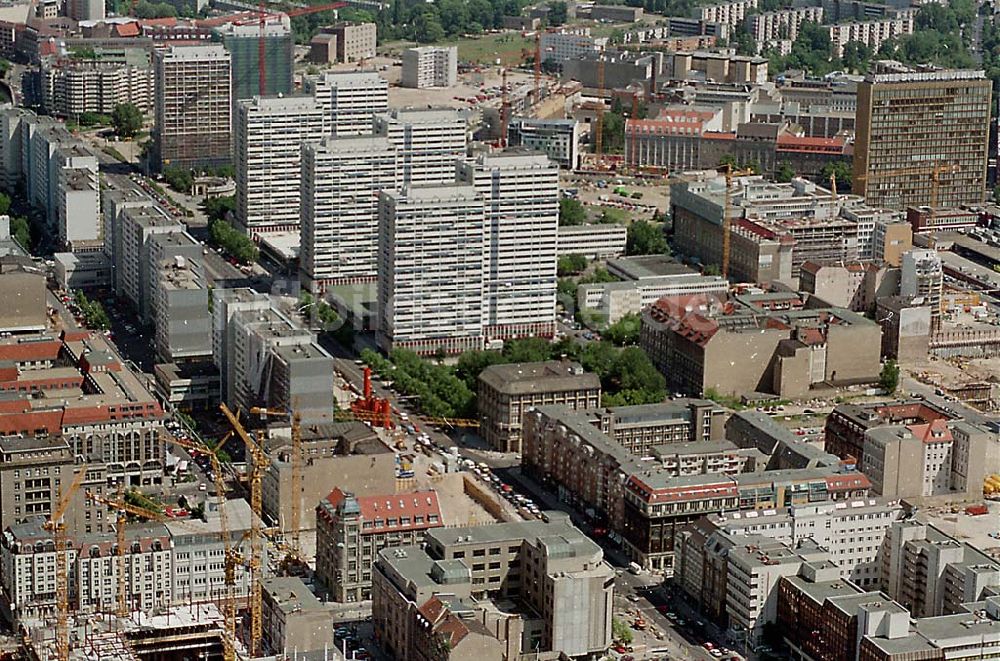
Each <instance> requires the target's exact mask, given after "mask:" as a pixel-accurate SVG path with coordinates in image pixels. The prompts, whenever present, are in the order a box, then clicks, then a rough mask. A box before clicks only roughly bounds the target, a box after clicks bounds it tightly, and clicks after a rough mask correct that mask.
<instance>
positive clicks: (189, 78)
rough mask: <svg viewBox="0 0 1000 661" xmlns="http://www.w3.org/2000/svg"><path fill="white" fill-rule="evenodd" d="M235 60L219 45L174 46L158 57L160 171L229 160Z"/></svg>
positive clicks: (156, 56)
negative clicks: (232, 79) (232, 74)
mask: <svg viewBox="0 0 1000 661" xmlns="http://www.w3.org/2000/svg"><path fill="white" fill-rule="evenodd" d="M231 64H232V57H231V56H230V54H229V53H228V52H226V49H225V48H223V47H222V46H218V45H210V46H170V47H169V48H166V49H164V50H157V51H156V52H155V54H154V69H155V72H156V102H155V104H154V106H155V111H156V112H155V115H156V127H155V129H154V136H155V138H154V145H155V148H156V163H157V166H158V167H159V169H161V170H162V169H163V168H167V167H171V166H176V167H196V166H216V165H222V164H225V163H229V161H230V157H231V154H230V134H231V133H232V121H231V110H230V106H231V98H232V89H231V87H230V77H231V75H230V74H231V71H230V69H231Z"/></svg>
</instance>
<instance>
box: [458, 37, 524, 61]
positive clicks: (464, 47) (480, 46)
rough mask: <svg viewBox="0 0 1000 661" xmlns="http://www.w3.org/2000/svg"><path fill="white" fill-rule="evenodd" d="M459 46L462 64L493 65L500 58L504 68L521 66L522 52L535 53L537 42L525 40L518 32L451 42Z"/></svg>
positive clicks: (459, 56) (459, 57)
mask: <svg viewBox="0 0 1000 661" xmlns="http://www.w3.org/2000/svg"><path fill="white" fill-rule="evenodd" d="M451 43H453V44H456V45H457V46H458V59H459V60H460V61H462V62H478V63H480V64H486V65H493V64H494V63H495V61H496V59H497V58H498V57H499V58H500V62H501V64H502V65H504V66H513V65H516V64H521V63H522V62H523V61H524V58H523V57H522V55H521V51H522V50H525V49H527V50H529V51H531V52H532V53H534V50H535V42H534V41H533V40H531V39H525V38H524V37H522V36H521V35H520V34H519V33H517V32H504V33H501V34H487V35H483V36H482V37H479V38H474V39H459V40H458V41H455V42H451Z"/></svg>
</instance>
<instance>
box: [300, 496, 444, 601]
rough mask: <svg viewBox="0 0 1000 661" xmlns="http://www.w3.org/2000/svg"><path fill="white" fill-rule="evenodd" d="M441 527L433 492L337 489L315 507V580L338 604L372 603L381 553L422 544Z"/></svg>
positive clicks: (438, 508) (438, 506)
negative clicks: (365, 493)
mask: <svg viewBox="0 0 1000 661" xmlns="http://www.w3.org/2000/svg"><path fill="white" fill-rule="evenodd" d="M443 525H444V522H443V521H442V517H441V506H440V503H439V502H438V496H437V492H436V491H433V490H429V491H413V492H408V493H398V494H390V495H385V496H355V495H354V494H351V493H347V492H344V491H341V490H340V489H339V488H337V489H334V490H333V491H331V492H330V495H328V496H327V497H326V498H325V499H324V500H322V501H321V502H320V504H319V505H318V506H317V507H316V579H317V581H319V583H320V584H321V585H322V586H323V587H324V588H325V589H326V591H327V593H328V594H329V596H330V598H331V599H333V600H334V601H341V602H344V601H364V600H367V599H370V598H371V584H372V582H371V571H372V565H373V564H374V562H375V559H376V557H377V556H378V552H379V551H381V550H382V549H384V548H387V547H393V546H407V545H410V544H419V543H420V542H421V541H423V538H424V532H425V531H427V530H430V529H431V528H438V527H440V526H443Z"/></svg>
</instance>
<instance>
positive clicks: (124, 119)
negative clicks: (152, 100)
mask: <svg viewBox="0 0 1000 661" xmlns="http://www.w3.org/2000/svg"><path fill="white" fill-rule="evenodd" d="M111 125H112V126H113V127H114V129H115V133H117V134H118V137H120V138H125V139H130V138H134V137H135V136H137V135H138V134H139V131H141V130H142V111H141V110H139V108H138V107H137V106H136V105H135V104H134V103H119V104H118V105H117V106H115V109H114V110H113V111H112V112H111Z"/></svg>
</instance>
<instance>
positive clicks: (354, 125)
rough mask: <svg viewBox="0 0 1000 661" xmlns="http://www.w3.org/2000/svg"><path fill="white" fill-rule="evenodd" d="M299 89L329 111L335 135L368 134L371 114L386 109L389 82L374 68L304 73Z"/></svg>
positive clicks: (332, 131)
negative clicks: (319, 74)
mask: <svg viewBox="0 0 1000 661" xmlns="http://www.w3.org/2000/svg"><path fill="white" fill-rule="evenodd" d="M303 90H304V91H305V92H306V93H309V94H312V95H313V97H315V99H316V102H317V103H318V104H319V105H320V106H321V107H322V108H323V109H325V110H326V111H327V112H328V113H329V116H330V122H331V131H330V132H331V133H332V134H333V135H334V136H337V137H343V136H352V135H369V134H371V132H372V118H373V117H374V115H376V114H378V113H384V112H386V111H387V110H388V109H389V82H388V81H387V80H386V79H385V78H383V77H382V76H380V75H378V74H377V73H375V72H374V71H362V72H354V71H344V72H328V73H325V74H323V75H322V76H319V77H315V78H313V77H306V79H305V81H304V84H303Z"/></svg>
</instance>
